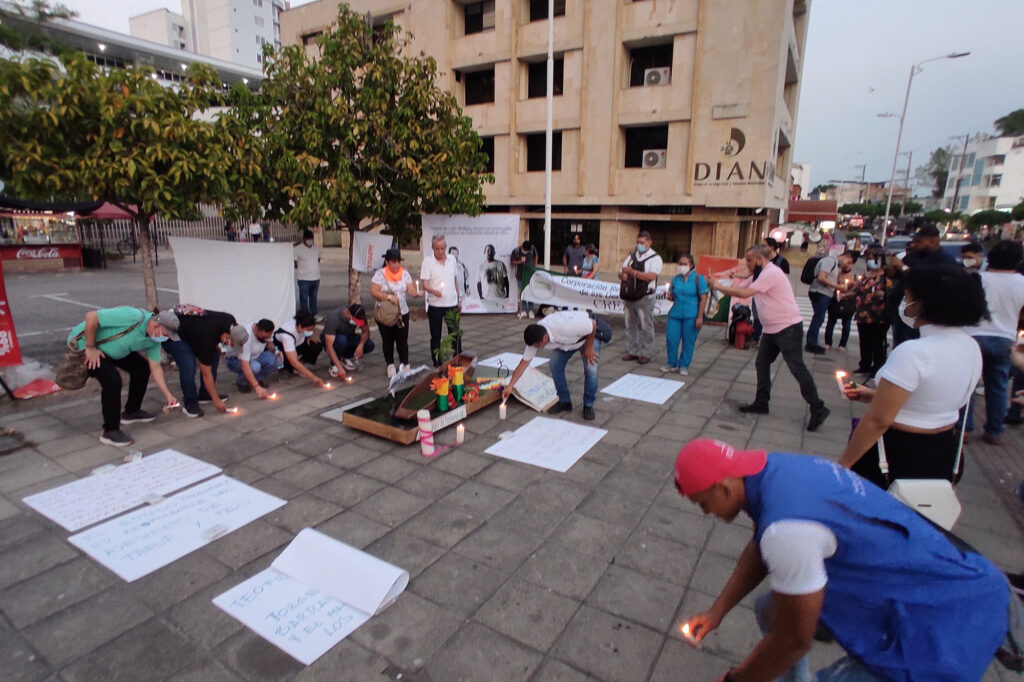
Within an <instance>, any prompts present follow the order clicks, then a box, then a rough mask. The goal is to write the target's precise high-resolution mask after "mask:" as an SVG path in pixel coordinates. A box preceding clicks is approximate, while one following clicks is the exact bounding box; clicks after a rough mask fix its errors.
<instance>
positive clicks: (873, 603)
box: [675, 439, 1010, 682]
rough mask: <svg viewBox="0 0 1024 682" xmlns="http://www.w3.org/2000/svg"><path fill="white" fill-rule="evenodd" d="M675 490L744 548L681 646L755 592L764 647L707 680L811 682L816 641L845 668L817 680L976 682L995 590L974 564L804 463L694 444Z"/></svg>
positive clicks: (1000, 608)
mask: <svg viewBox="0 0 1024 682" xmlns="http://www.w3.org/2000/svg"><path fill="white" fill-rule="evenodd" d="M675 484H676V489H677V490H678V491H679V493H680V494H681V495H684V496H686V497H687V498H688V499H690V500H691V501H692V502H694V503H696V504H698V505H700V508H701V509H702V510H703V511H704V513H705V514H713V515H714V516H716V517H718V518H720V519H723V520H724V521H726V522H729V521H732V520H733V519H734V518H736V516H737V515H738V514H739V513H740V512H741V511H745V512H746V513H747V514H748V515H749V516H750V518H751V519H752V520H753V521H754V535H753V538H752V539H751V540H750V542H749V543H748V544H747V546H746V548H745V549H744V550H743V553H742V554H741V555H740V558H739V561H738V563H737V565H736V569H735V570H734V571H733V574H732V576H731V577H730V578H729V581H728V583H727V584H726V586H725V588H724V589H723V590H722V593H721V594H720V595H719V596H718V598H717V599H716V600H715V603H714V604H713V605H712V606H711V608H710V609H708V610H707V611H705V612H704V613H699V614H697V615H695V616H692V617H691V618H690V619H689V620H688V621H687V622H686V623H684V624H683V625H682V632H683V634H684V635H685V636H687V638H688V639H689V641H690V642H691V643H692V644H694V645H697V644H699V643H700V642H701V640H703V639H704V637H706V636H707V635H708V633H710V632H711V631H712V630H714V629H715V628H717V627H718V625H719V623H721V621H722V619H723V618H724V617H725V615H726V614H727V613H728V612H729V611H730V610H731V609H732V608H733V607H734V606H736V604H738V603H739V602H740V600H741V599H743V598H744V597H745V596H746V595H747V594H749V593H750V592H751V591H752V590H753V589H754V588H756V587H757V586H758V585H759V584H760V583H761V582H762V581H763V580H764V579H765V578H768V581H769V584H770V585H771V592H770V593H767V594H765V595H764V596H763V597H761V598H760V599H758V603H757V608H756V610H757V617H758V623H759V625H761V629H762V632H764V633H765V635H764V638H763V639H762V640H761V641H760V643H759V644H758V645H757V646H756V647H754V649H753V651H751V652H750V654H748V655H747V657H746V658H745V659H744V660H743V662H742V663H740V664H739V665H737V666H736V667H734V668H732V669H731V670H729V671H728V672H727V673H725V675H723V676H722V677H721V678H719V679H720V680H724V681H725V682H731V681H734V682H753V681H755V680H773V679H776V678H779V679H783V680H810V679H811V675H810V670H809V668H808V664H807V659H806V656H807V654H808V652H809V651H810V649H811V644H812V642H813V641H814V639H815V638H818V639H823V638H828V637H829V636H830V637H832V638H834V639H835V640H836V641H837V642H838V643H839V645H840V646H842V647H843V649H844V650H845V651H846V653H847V656H846V657H845V658H843V659H841V660H839V661H837V662H836V663H834V664H832V665H831V666H829V667H828V668H825V669H824V670H821V671H818V673H817V679H818V680H819V681H822V680H844V681H849V682H860V681H861V680H893V681H897V680H898V681H900V682H903V681H907V682H909V681H911V680H949V681H950V682H953V681H954V680H956V681H965V680H980V679H981V678H982V676H983V675H984V674H985V670H986V669H987V668H988V666H989V664H990V663H991V662H992V660H993V656H994V654H995V652H996V649H998V648H999V645H1000V644H1001V643H1002V642H1003V639H1004V638H1005V636H1006V632H1007V609H1008V605H1009V599H1010V592H1009V586H1008V583H1007V581H1006V578H1005V577H1004V576H1003V575H1002V573H1000V572H999V570H998V569H997V568H996V567H995V566H993V565H992V564H991V563H990V562H989V561H988V560H987V559H985V558H984V557H982V556H981V555H979V554H975V553H971V552H966V551H963V550H961V549H958V548H957V547H956V546H954V544H953V543H952V542H951V541H950V540H949V539H948V538H947V537H946V536H945V535H944V534H943V533H942V532H941V531H940V530H938V529H937V528H936V527H935V526H933V525H932V524H930V523H929V522H928V521H926V520H925V519H924V518H923V517H921V516H919V515H918V514H917V513H916V512H914V511H912V510H911V509H909V508H908V507H905V506H904V505H903V504H901V503H900V502H898V501H897V500H896V499H895V498H893V497H892V496H890V495H889V494H888V493H886V492H885V491H883V490H881V489H880V488H877V487H876V486H873V485H870V484H868V483H866V482H865V481H864V479H862V478H860V477H859V476H858V475H857V474H855V473H853V472H852V471H849V470H848V469H844V468H842V467H840V466H839V465H838V464H835V463H833V462H830V461H828V460H825V459H820V458H817V457H807V456H805V455H790V454H781V453H772V454H770V455H769V454H767V453H766V452H765V451H763V450H749V451H739V450H735V449H733V448H732V446H730V445H728V444H727V443H722V442H720V441H715V440H709V439H699V440H695V441H692V442H691V443H689V444H687V445H686V447H684V448H683V449H682V450H681V451H680V452H679V456H678V457H677V458H676V466H675Z"/></svg>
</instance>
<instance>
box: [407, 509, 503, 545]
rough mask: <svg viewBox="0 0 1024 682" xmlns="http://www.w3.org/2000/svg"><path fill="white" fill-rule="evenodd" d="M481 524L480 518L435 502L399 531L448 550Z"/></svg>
mask: <svg viewBox="0 0 1024 682" xmlns="http://www.w3.org/2000/svg"><path fill="white" fill-rule="evenodd" d="M483 522H484V520H483V519H482V518H480V517H477V516H473V515H472V514H469V513H467V512H464V511H462V510H461V509H458V508H456V507H451V506H449V505H446V504H442V503H441V502H437V503H435V504H432V505H430V506H429V507H427V508H426V509H424V510H423V511H421V512H420V513H419V514H417V515H416V516H414V517H413V518H411V519H410V520H408V521H406V522H405V523H404V524H402V527H401V529H402V530H403V531H404V532H406V533H409V534H410V535H413V536H415V537H418V538H420V539H422V540H426V541H427V542H431V543H433V544H435V545H437V546H439V547H445V548H449V547H452V546H453V545H455V544H456V543H457V542H459V541H460V540H462V538H464V537H466V536H467V535H469V534H470V533H472V532H473V531H474V530H476V528H477V527H479V526H480V524H482V523H483Z"/></svg>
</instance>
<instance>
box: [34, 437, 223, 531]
mask: <svg viewBox="0 0 1024 682" xmlns="http://www.w3.org/2000/svg"><path fill="white" fill-rule="evenodd" d="M220 471H221V469H220V467H215V466H213V465H212V464H207V463H206V462H204V461H202V460H198V459H196V458H194V457H189V456H188V455H184V454H182V453H180V452H178V451H177V450H163V451H161V452H157V453H155V454H152V455H150V456H149V457H143V458H142V460H140V461H138V462H130V463H128V464H122V465H121V466H118V467H115V468H114V469H113V470H111V471H108V472H106V473H102V474H96V475H94V476H89V477H87V478H82V479H79V480H77V481H72V482H71V483H67V484H65V485H62V486H59V487H57V488H52V489H50V490H47V491H44V492H41V493H38V494H36V495H31V496H29V497H26V498H25V499H24V500H23V501H24V502H25V504H27V505H28V506H30V507H32V508H33V509H35V510H36V511H37V512H39V513H40V514H42V515H43V516H45V517H47V518H48V519H50V520H52V521H54V522H56V523H59V524H60V525H62V526H64V527H65V528H67V529H68V530H69V531H72V532H74V531H76V530H80V529H82V528H85V527H86V526H91V525H92V524H94V523H97V522H99V521H103V520H104V519H109V518H110V517H111V516H116V515H117V514H120V513H121V512H124V511H128V510H129V509H133V508H134V507H138V506H139V505H140V504H144V503H146V502H147V501H149V500H151V499H153V498H154V497H159V496H161V495H167V494H169V493H173V492H174V491H175V490H181V489H182V488H184V487H185V486H188V485H192V484H193V483H195V482H197V481H201V480H203V479H204V478H209V477H210V476H214V475H216V474H219V473H220Z"/></svg>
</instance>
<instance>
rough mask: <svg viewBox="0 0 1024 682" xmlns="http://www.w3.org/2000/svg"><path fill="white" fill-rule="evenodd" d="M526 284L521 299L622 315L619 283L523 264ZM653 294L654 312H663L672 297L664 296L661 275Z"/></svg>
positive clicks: (667, 307)
mask: <svg viewBox="0 0 1024 682" xmlns="http://www.w3.org/2000/svg"><path fill="white" fill-rule="evenodd" d="M527 270H528V272H526V274H525V276H526V277H527V278H528V279H527V282H528V283H527V285H526V287H525V288H524V289H523V300H524V301H530V302H532V303H536V304H538V305H542V306H554V307H555V308H575V309H577V310H590V311H593V312H595V313H608V314H613V315H622V314H623V312H624V308H623V305H622V299H621V298H619V283H618V281H615V282H605V281H604V280H600V279H585V278H583V277H570V276H568V275H561V274H558V273H557V272H549V271H547V270H540V269H537V268H527ZM658 281H659V286H658V289H657V292H656V293H655V294H654V314H655V315H667V314H668V311H669V308H671V307H672V301H669V300H668V299H667V298H665V283H666V282H667V281H668V280H667V279H665V278H664V277H660V278H659V280H658Z"/></svg>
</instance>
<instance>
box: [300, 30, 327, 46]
mask: <svg viewBox="0 0 1024 682" xmlns="http://www.w3.org/2000/svg"><path fill="white" fill-rule="evenodd" d="M322 33H323V31H316V32H314V33H303V34H302V36H300V38H299V39H300V40H301V41H302V44H303V45H316V39H317V36H319V35H321V34H322Z"/></svg>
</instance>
